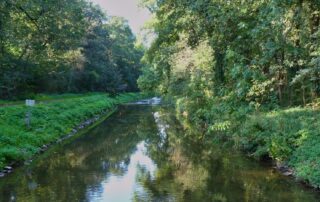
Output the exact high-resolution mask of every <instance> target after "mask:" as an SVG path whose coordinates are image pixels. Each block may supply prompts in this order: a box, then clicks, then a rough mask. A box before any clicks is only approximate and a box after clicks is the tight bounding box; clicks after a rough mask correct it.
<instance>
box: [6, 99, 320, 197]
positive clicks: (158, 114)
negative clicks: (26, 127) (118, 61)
mask: <svg viewBox="0 0 320 202" xmlns="http://www.w3.org/2000/svg"><path fill="white" fill-rule="evenodd" d="M186 133H188V135H187V136H190V135H191V136H192V134H189V133H190V132H188V131H185V130H183V129H182V127H181V126H180V125H179V124H178V123H177V121H176V120H175V117H174V116H173V114H172V113H171V111H170V110H169V109H165V108H163V107H160V106H153V107H147V106H134V105H130V106H124V107H122V108H121V109H120V110H119V112H118V113H117V114H115V115H113V116H112V117H111V118H109V119H108V120H106V121H105V122H103V123H102V124H100V125H99V126H97V127H95V128H94V129H92V130H90V131H89V132H88V133H86V134H85V135H83V136H81V137H79V138H77V139H76V140H74V141H72V142H69V143H65V144H63V145H61V146H59V147H56V148H54V149H52V150H50V151H49V152H48V153H46V154H45V155H44V156H42V157H39V158H38V159H37V160H35V161H34V162H33V163H32V164H31V165H28V166H24V167H21V168H20V169H18V170H16V171H15V172H14V173H13V174H12V175H10V176H7V177H5V178H3V179H0V201H116V202H117V201H196V202H197V201H200V202H202V201H232V202H233V201H290V202H291V201H303V202H307V201H319V200H320V198H319V194H318V193H315V192H314V191H312V190H309V189H305V188H304V187H303V186H301V185H299V184H298V183H296V182H294V181H293V180H291V179H289V178H286V177H284V176H281V175H279V174H278V173H277V172H274V171H273V170H272V169H271V168H269V167H266V166H262V165H260V164H259V163H257V162H255V161H252V160H251V159H248V158H246V157H244V156H243V155H241V154H238V153H236V152H233V151H231V150H222V149H220V148H218V147H215V146H213V144H208V143H204V142H201V141H195V140H194V138H186Z"/></svg>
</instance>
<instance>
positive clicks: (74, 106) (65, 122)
mask: <svg viewBox="0 0 320 202" xmlns="http://www.w3.org/2000/svg"><path fill="white" fill-rule="evenodd" d="M142 98H145V95H144V94H139V93H125V94H121V95H119V96H117V97H112V98H111V97H109V96H107V95H106V94H93V95H87V96H83V97H77V98H72V99H66V100H64V101H63V102H62V101H60V102H49V103H42V104H37V105H36V106H35V107H32V108H29V109H28V108H27V107H25V106H23V105H15V106H7V107H1V108H0V131H1V132H0V140H1V141H0V170H3V171H1V172H0V177H3V176H4V175H5V174H8V173H11V172H12V170H13V168H14V167H15V166H17V165H19V164H21V163H22V162H24V161H26V160H30V159H31V158H32V157H33V156H34V155H36V154H39V153H42V152H44V151H45V150H47V149H48V148H49V147H50V146H51V145H53V144H55V143H57V142H60V141H62V140H63V139H65V138H68V137H71V136H73V135H75V134H77V133H78V132H79V131H81V130H83V129H85V128H86V127H88V126H90V125H92V124H94V123H95V122H97V121H99V120H100V119H102V118H106V117H107V116H108V115H110V114H112V113H113V112H114V111H115V109H116V107H117V106H118V105H119V104H123V103H127V102H133V101H137V100H139V99H142ZM29 110H30V113H31V119H30V120H31V121H30V126H29V127H28V126H27V125H26V122H25V117H26V113H27V112H28V111H29Z"/></svg>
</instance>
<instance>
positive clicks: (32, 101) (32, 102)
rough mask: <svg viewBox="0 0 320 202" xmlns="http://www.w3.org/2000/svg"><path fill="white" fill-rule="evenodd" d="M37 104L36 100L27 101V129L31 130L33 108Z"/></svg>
mask: <svg viewBox="0 0 320 202" xmlns="http://www.w3.org/2000/svg"><path fill="white" fill-rule="evenodd" d="M35 104H36V101H35V100H26V106H27V107H28V110H27V113H26V125H27V128H30V124H31V107H33V106H34V105H35Z"/></svg>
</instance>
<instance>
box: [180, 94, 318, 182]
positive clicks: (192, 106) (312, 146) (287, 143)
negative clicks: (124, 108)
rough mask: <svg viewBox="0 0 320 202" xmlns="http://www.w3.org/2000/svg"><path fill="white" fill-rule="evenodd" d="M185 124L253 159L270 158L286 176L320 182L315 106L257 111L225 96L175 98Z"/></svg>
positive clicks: (316, 112)
mask: <svg viewBox="0 0 320 202" xmlns="http://www.w3.org/2000/svg"><path fill="white" fill-rule="evenodd" d="M174 103H175V105H176V112H177V116H178V117H179V120H180V122H181V123H183V124H184V125H185V127H189V126H188V125H193V126H197V127H198V128H199V131H200V132H199V135H198V136H199V137H202V138H205V139H206V140H207V141H213V142H215V143H218V144H222V145H223V144H226V145H232V146H233V147H234V148H236V149H238V150H241V151H243V152H244V153H246V154H247V155H248V156H250V157H251V158H255V159H258V160H263V159H270V158H271V159H272V160H273V161H274V166H275V167H276V168H277V169H278V170H279V171H280V172H281V173H283V174H284V175H287V176H293V177H294V178H295V179H297V180H298V181H301V182H303V183H306V184H308V185H309V186H311V187H313V188H319V187H320V149H319V148H320V136H319V131H320V109H319V107H317V105H314V106H306V107H291V108H286V109H281V108H278V109H274V110H268V109H263V108H262V109H260V110H255V109H254V108H250V106H247V105H239V106H232V105H230V104H229V103H226V102H222V101H213V102H212V103H210V105H209V104H207V105H203V104H200V103H196V101H190V100H187V99H186V100H184V99H178V100H175V101H174Z"/></svg>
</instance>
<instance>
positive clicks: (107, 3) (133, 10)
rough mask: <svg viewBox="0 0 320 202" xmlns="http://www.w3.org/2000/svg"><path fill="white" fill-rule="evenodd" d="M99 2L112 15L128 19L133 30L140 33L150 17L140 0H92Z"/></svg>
mask: <svg viewBox="0 0 320 202" xmlns="http://www.w3.org/2000/svg"><path fill="white" fill-rule="evenodd" d="M91 1H92V2H94V3H96V4H99V5H100V6H101V7H102V8H103V9H104V10H105V11H107V14H108V15H109V16H110V15H111V16H121V17H124V18H126V19H127V20H128V22H129V25H130V27H131V29H132V31H133V32H134V33H135V34H136V35H138V34H139V33H140V29H141V28H142V27H143V24H144V23H145V22H146V21H147V20H148V19H149V18H150V16H151V15H150V13H149V11H148V10H147V9H145V8H140V7H139V0H91Z"/></svg>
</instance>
